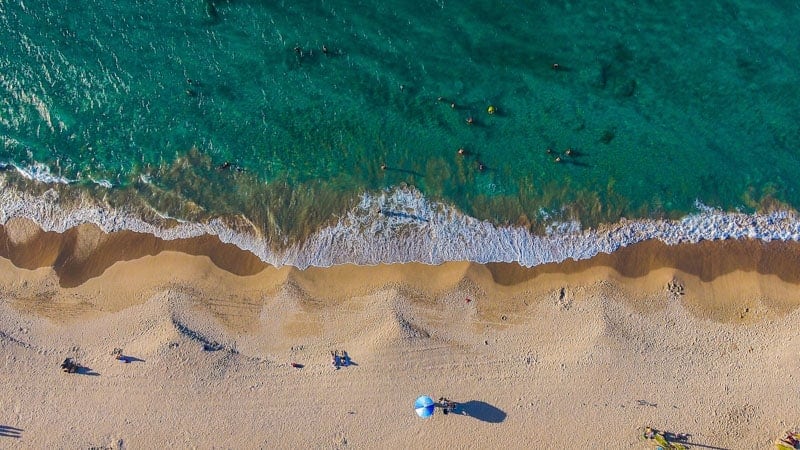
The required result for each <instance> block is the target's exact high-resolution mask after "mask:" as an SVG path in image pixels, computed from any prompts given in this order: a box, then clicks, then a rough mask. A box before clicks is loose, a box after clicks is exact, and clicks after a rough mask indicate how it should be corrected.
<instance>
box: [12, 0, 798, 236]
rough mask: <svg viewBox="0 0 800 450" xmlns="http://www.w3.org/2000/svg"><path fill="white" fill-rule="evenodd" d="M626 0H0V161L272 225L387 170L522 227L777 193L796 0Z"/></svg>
mask: <svg viewBox="0 0 800 450" xmlns="http://www.w3.org/2000/svg"><path fill="white" fill-rule="evenodd" d="M551 3H556V4H551ZM645 3H656V5H646V4H641V2H629V1H602V2H599V1H584V2H511V1H462V2H450V1H444V0H441V1H426V2H417V1H407V0H406V1H400V0H390V1H384V2H330V1H293V2H268V1H256V0H229V1H223V0H215V1H212V0H206V1H203V0H186V1H174V2H167V1H155V0H153V1H144V0H139V1H134V0H131V1H124V2H106V1H95V0H78V1H75V0H72V1H61V0H52V1H24V2H23V1H19V0H16V1H14V0H10V1H1V2H0V41H2V42H3V45H2V48H1V49H0V93H2V97H0V139H2V142H3V144H2V146H0V163H5V164H13V165H14V166H17V167H19V168H21V169H22V170H25V171H28V172H30V171H32V170H34V169H35V170H34V171H35V172H36V176H38V177H39V178H42V179H43V178H46V176H45V175H46V173H47V171H48V170H49V173H50V174H51V175H55V176H59V177H61V178H63V179H66V180H71V183H72V185H75V186H83V185H86V188H87V189H89V188H90V186H89V185H91V184H92V183H93V182H92V180H95V181H99V180H105V181H107V182H110V183H111V185H112V186H113V187H112V188H111V194H112V195H111V197H113V198H114V199H115V200H114V201H115V202H117V205H115V206H121V205H122V204H124V203H126V202H128V203H130V202H131V201H132V199H138V200H137V201H140V202H146V203H149V204H151V205H152V206H154V207H155V208H156V209H157V210H159V211H162V212H163V213H165V214H169V215H172V216H175V217H184V218H187V219H193V220H194V219H198V220H199V219H201V218H208V217H213V216H218V215H226V216H230V215H242V216H244V217H247V218H248V219H249V220H251V221H253V222H254V223H255V224H256V225H257V226H258V227H261V228H263V229H265V230H266V232H267V234H268V235H271V236H272V235H279V234H280V235H283V239H289V240H292V239H298V238H300V239H301V238H302V237H303V236H307V235H308V234H310V233H311V232H313V231H314V230H315V229H316V228H317V227H319V226H320V225H322V224H325V223H327V222H329V221H330V220H331V217H333V216H335V215H336V214H338V213H340V212H342V211H343V210H344V209H345V208H347V207H349V206H350V205H352V204H353V202H354V201H356V199H357V198H358V196H359V195H361V194H363V193H364V192H377V191H379V190H380V189H383V188H389V187H394V186H399V185H401V184H403V183H405V184H408V185H411V186H414V187H416V188H417V189H419V190H420V191H421V192H422V194H424V195H425V196H426V197H427V198H429V199H432V200H436V201H441V202H443V203H446V204H453V205H455V206H456V207H458V208H459V209H460V210H462V211H464V212H465V213H467V214H469V215H472V216H474V217H477V218H481V219H490V220H492V221H495V222H497V223H521V224H525V225H528V224H530V225H531V226H532V228H533V229H534V230H535V229H537V226H540V225H542V224H543V223H544V221H545V219H544V217H560V218H563V219H567V218H573V219H578V220H579V221H580V222H581V223H582V224H583V225H584V226H593V225H595V224H597V223H601V222H612V223H613V222H616V221H617V220H618V219H619V218H620V217H623V216H624V217H627V218H638V217H641V218H647V217H674V218H677V217H681V216H683V215H685V214H687V213H689V212H692V211H694V205H695V202H696V201H697V200H699V201H700V202H702V203H703V204H706V205H710V206H714V207H720V208H722V209H726V210H733V209H743V210H749V211H752V210H757V209H763V208H772V207H775V206H776V205H778V206H780V205H783V206H788V207H797V205H799V204H800V192H799V191H798V189H797V183H796V182H795V177H796V174H798V173H800V158H798V152H799V151H800V122H799V121H798V119H800V101H799V100H800V83H798V73H800V35H798V33H797V31H796V30H797V29H798V27H797V24H798V23H800V3H797V2H790V1H772V2H755V1H745V0H740V1H711V2H680V1H664V2H645ZM323 47H325V48H327V53H326V52H324V51H323ZM553 64H558V69H554V68H553ZM189 80H191V81H189ZM440 98H441V100H440ZM451 103H454V104H455V108H452V107H451ZM490 105H491V106H494V107H495V108H496V113H495V114H488V112H487V108H488V107H489V106H490ZM469 117H472V118H473V120H474V123H473V124H471V125H470V124H468V123H467V120H466V119H467V118H469ZM459 148H464V149H465V150H466V154H465V155H459V154H458V153H457V150H458V149H459ZM568 148H570V149H572V152H571V155H566V154H564V152H565V150H566V149H568ZM192 149H195V150H192ZM547 149H551V150H552V153H550V154H548V153H547ZM558 156H560V162H555V161H556V157H558ZM226 162H227V163H228V164H226ZM382 164H385V165H386V167H387V170H381V165H382ZM44 167H46V168H47V169H45V168H44ZM142 175H144V177H142ZM92 189H93V188H92ZM103 195H106V192H104V193H103Z"/></svg>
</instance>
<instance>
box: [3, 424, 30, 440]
mask: <svg viewBox="0 0 800 450" xmlns="http://www.w3.org/2000/svg"><path fill="white" fill-rule="evenodd" d="M23 431H24V430H23V429H22V428H17V427H12V426H10V425H0V437H12V438H17V439H19V438H21V437H22V432H23Z"/></svg>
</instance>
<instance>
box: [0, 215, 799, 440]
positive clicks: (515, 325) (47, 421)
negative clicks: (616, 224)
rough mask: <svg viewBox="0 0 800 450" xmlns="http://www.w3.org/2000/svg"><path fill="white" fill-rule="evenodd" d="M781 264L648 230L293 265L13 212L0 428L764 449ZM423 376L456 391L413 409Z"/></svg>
mask: <svg viewBox="0 0 800 450" xmlns="http://www.w3.org/2000/svg"><path fill="white" fill-rule="evenodd" d="M799 261H800V244H797V243H780V242H773V243H763V242H756V241H724V242H704V243H700V244H695V245H679V246H674V247H667V246H665V245H663V244H659V243H656V242H645V243H642V244H638V245H635V246H631V247H629V248H626V249H623V250H620V251H618V252H616V253H614V254H612V255H599V256H597V257H595V258H593V259H591V260H587V261H579V262H572V261H571V262H566V263H562V264H554V265H546V266H540V267H537V268H533V269H526V268H522V267H519V266H517V265H514V264H488V265H478V264H471V263H466V262H454V263H446V264H443V265H440V266H425V265H418V264H405V265H385V266H375V267H355V266H337V267H332V268H324V269H319V268H316V269H308V270H304V271H299V270H296V269H293V268H289V267H285V268H280V269H276V268H274V267H271V266H267V265H265V264H262V263H261V262H260V261H259V260H258V259H256V258H254V257H252V255H249V254H247V253H245V252H241V251H239V250H237V249H236V248H235V247H233V246H229V245H223V244H221V243H219V242H218V241H216V240H215V239H214V238H211V237H208V238H198V239H187V240H178V241H161V240H158V239H155V238H152V237H149V236H146V235H141V234H136V233H114V234H111V235H107V234H104V233H102V232H100V231H99V230H98V229H97V228H96V227H93V226H90V225H86V226H81V227H78V228H75V229H72V230H70V231H68V232H66V233H63V234H56V233H44V232H42V231H41V230H39V229H38V228H37V227H36V226H35V225H33V224H31V223H30V222H27V221H22V220H13V221H11V222H9V223H8V224H6V225H5V226H2V227H0V352H1V353H0V355H2V357H0V375H1V376H2V380H3V389H2V390H0V392H2V394H0V404H2V409H0V447H2V448H46V447H56V448H88V447H105V448H212V447H217V448H219V447H222V448H290V447H291V448H295V447H303V448H305V447H311V448H346V447H349V448H410V447H421V446H424V445H431V446H437V447H442V448H451V447H452V448H586V447H592V448H647V444H646V443H645V442H643V441H642V440H641V439H640V437H639V433H638V432H637V429H638V428H639V427H643V426H648V425H649V426H653V427H656V428H658V429H661V430H667V431H671V432H675V433H688V434H690V436H689V442H690V445H689V446H690V447H691V448H731V449H751V448H752V449H756V448H770V446H771V442H772V441H773V439H775V438H776V437H778V435H780V434H781V433H782V432H784V431H785V430H788V429H792V428H797V427H800V395H798V392H800V370H798V369H800V333H798V326H797V325H798V323H800V311H799V310H798V306H800V262H799ZM115 347H119V348H122V349H123V350H124V351H123V354H124V355H125V356H126V357H129V361H130V362H127V363H125V362H122V361H119V360H116V359H114V358H113V357H112V356H111V352H112V350H113V349H114V348H115ZM331 350H346V351H347V352H348V354H349V355H350V356H351V358H352V361H353V362H354V363H355V364H354V365H351V366H349V367H342V368H339V369H338V370H336V369H334V368H333V367H332V366H331V363H330V359H331V358H330V354H329V352H330V351H331ZM66 357H72V358H75V360H76V361H77V362H78V363H80V364H81V365H83V366H84V369H83V370H82V371H81V373H76V374H67V373H63V372H62V371H61V370H60V369H59V364H60V363H61V361H62V360H63V359H64V358H66ZM293 362H294V363H298V364H302V365H303V367H302V368H297V367H292V365H291V363H293ZM422 394H426V395H430V396H432V397H434V398H435V399H436V398H438V397H440V396H445V397H448V398H450V399H452V400H455V401H457V402H459V403H460V404H461V406H460V407H459V408H458V409H457V411H456V414H450V415H443V414H441V413H440V412H437V413H436V414H435V415H434V417H432V418H431V419H428V420H422V419H420V418H418V417H417V416H416V415H415V414H414V411H413V402H414V399H415V398H416V397H417V396H419V395H422ZM691 443H693V444H694V445H692V444H691ZM703 446H707V447H703Z"/></svg>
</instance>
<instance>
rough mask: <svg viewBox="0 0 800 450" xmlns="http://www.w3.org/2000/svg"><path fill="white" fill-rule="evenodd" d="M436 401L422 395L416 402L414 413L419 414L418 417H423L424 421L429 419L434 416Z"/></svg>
mask: <svg viewBox="0 0 800 450" xmlns="http://www.w3.org/2000/svg"><path fill="white" fill-rule="evenodd" d="M434 404H435V403H434V401H433V399H432V398H430V397H428V396H427V395H421V396H420V397H419V398H418V399H417V401H415V402H414V411H416V412H417V415H418V416H420V417H422V418H423V419H427V418H428V417H430V416H432V415H433V410H434V407H435V406H434Z"/></svg>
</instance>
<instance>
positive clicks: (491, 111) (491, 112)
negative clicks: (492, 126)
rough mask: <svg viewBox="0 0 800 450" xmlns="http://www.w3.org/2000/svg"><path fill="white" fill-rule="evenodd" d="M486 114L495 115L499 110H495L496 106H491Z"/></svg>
mask: <svg viewBox="0 0 800 450" xmlns="http://www.w3.org/2000/svg"><path fill="white" fill-rule="evenodd" d="M486 112H488V113H489V114H494V113H495V112H497V108H495V107H494V105H489V107H488V108H486Z"/></svg>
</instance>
